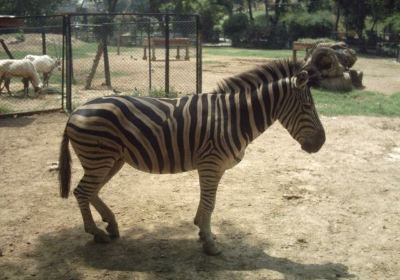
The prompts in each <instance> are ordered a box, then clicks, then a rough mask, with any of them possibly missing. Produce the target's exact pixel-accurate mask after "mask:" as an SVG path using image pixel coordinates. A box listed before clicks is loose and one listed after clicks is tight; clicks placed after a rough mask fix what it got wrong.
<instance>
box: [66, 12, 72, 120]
mask: <svg viewBox="0 0 400 280" xmlns="http://www.w3.org/2000/svg"><path fill="white" fill-rule="evenodd" d="M71 36H72V34H71V16H70V15H66V16H65V42H66V72H67V73H66V109H67V111H68V112H69V113H70V112H71V111H72V71H73V70H72V41H71Z"/></svg>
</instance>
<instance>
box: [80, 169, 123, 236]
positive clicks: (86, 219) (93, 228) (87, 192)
mask: <svg viewBox="0 0 400 280" xmlns="http://www.w3.org/2000/svg"><path fill="white" fill-rule="evenodd" d="M92 163H93V165H94V162H92ZM110 163H111V162H110ZM122 165H123V162H120V161H117V162H116V161H112V164H111V167H108V166H107V167H105V166H104V165H102V166H100V167H99V168H96V169H90V170H87V169H85V175H84V176H83V178H82V179H81V181H80V182H79V184H78V187H77V188H76V189H75V190H74V195H75V197H76V199H77V200H78V204H79V208H80V210H81V214H82V219H83V224H84V228H85V231H86V232H87V233H90V234H92V235H93V236H94V241H95V242H98V243H108V242H110V241H111V239H110V236H108V235H107V233H105V232H104V231H103V230H101V229H99V228H98V227H97V225H96V223H95V222H94V220H93V216H92V212H91V211H90V205H89V203H92V204H93V206H95V208H96V209H97V210H98V211H99V213H100V215H101V216H102V218H103V220H106V221H107V222H109V224H111V226H110V227H109V230H110V231H111V232H112V234H114V235H118V234H119V233H118V226H117V225H116V224H117V223H116V221H115V217H114V214H113V213H112V212H111V210H110V209H109V208H108V207H107V206H106V205H105V204H104V202H103V201H101V200H100V198H99V197H98V192H99V191H100V189H101V188H102V187H103V186H104V185H105V184H106V183H107V181H109V180H110V179H111V177H112V176H113V175H115V173H117V172H118V171H119V169H120V168H121V167H122ZM104 174H106V175H104Z"/></svg>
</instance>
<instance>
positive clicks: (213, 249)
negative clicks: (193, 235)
mask: <svg viewBox="0 0 400 280" xmlns="http://www.w3.org/2000/svg"><path fill="white" fill-rule="evenodd" d="M203 251H204V253H206V254H207V255H209V256H218V255H219V254H221V250H220V249H218V247H217V246H216V245H215V243H209V242H204V243H203Z"/></svg>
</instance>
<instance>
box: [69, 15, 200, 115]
mask: <svg viewBox="0 0 400 280" xmlns="http://www.w3.org/2000/svg"><path fill="white" fill-rule="evenodd" d="M71 26H72V29H71V42H72V43H71V44H72V57H73V66H72V73H73V77H72V82H73V86H72V89H71V91H72V95H71V96H72V100H71V107H72V108H73V107H76V106H77V105H79V104H81V103H82V102H84V101H86V100H88V99H92V98H93V97H97V96H101V95H110V94H123V95H134V96H146V95H150V96H155V97H174V96H178V95H181V94H193V93H196V92H198V91H199V88H200V87H199V86H198V84H199V82H200V78H199V71H201V70H200V69H199V64H200V63H201V60H200V58H199V33H198V19H197V17H196V16H192V15H161V14H157V15H136V14H112V15H104V14H100V15H99V14H91V15H87V14H82V15H73V16H71Z"/></svg>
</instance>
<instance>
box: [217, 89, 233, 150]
mask: <svg viewBox="0 0 400 280" xmlns="http://www.w3.org/2000/svg"><path fill="white" fill-rule="evenodd" d="M220 97H221V104H222V118H224V127H223V128H222V129H223V133H224V138H225V143H226V144H227V145H228V148H229V151H230V154H231V155H233V154H234V151H233V147H232V145H231V141H230V134H229V133H228V121H229V119H228V108H227V104H226V100H225V96H220Z"/></svg>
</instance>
